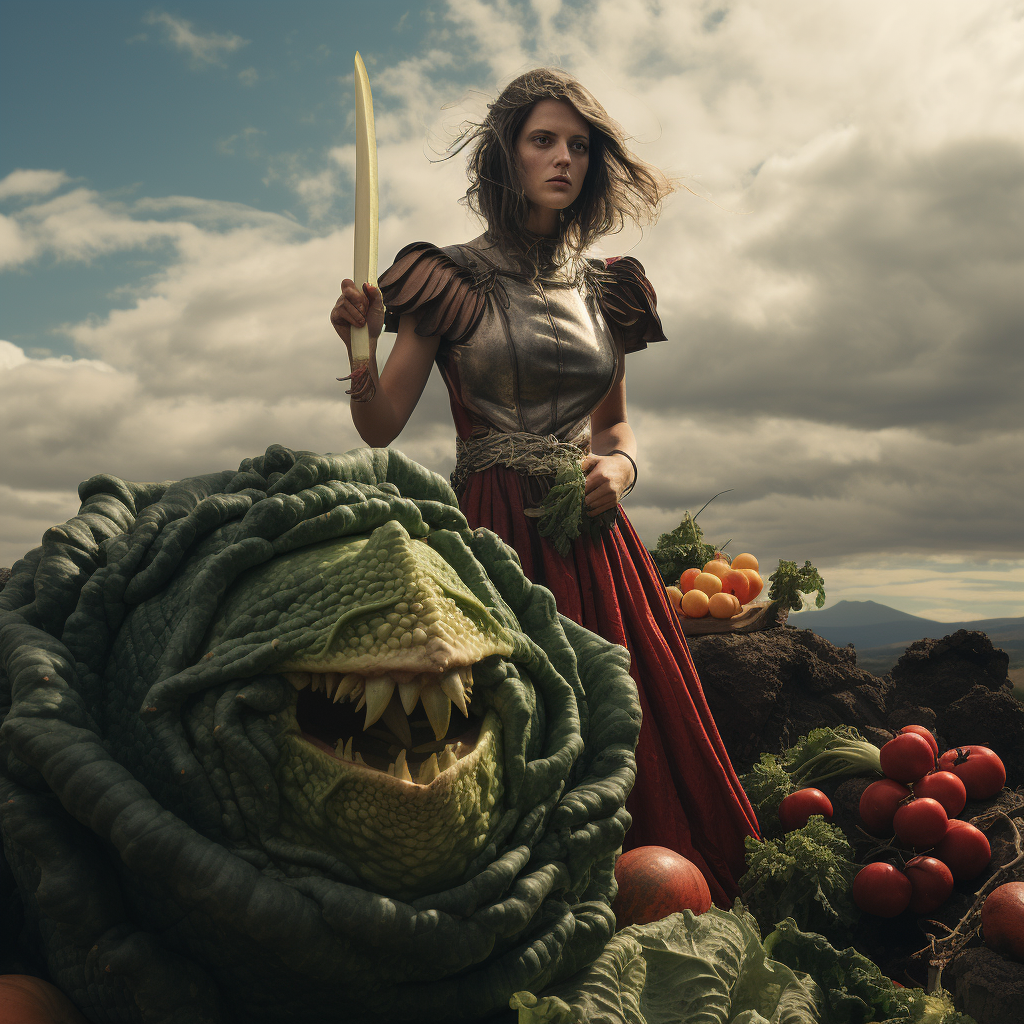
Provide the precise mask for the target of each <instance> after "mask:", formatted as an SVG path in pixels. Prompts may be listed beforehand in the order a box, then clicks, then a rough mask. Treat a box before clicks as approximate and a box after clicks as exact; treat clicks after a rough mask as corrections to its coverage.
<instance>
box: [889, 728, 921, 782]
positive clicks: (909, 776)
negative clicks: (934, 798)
mask: <svg viewBox="0 0 1024 1024" xmlns="http://www.w3.org/2000/svg"><path fill="white" fill-rule="evenodd" d="M878 756H879V759H880V760H881V762H882V771H883V772H884V773H885V774H886V775H887V776H888V777H889V778H890V779H895V780H896V781H897V782H917V780H918V779H920V778H922V777H923V776H925V775H927V774H928V773H929V772H930V771H931V770H932V769H933V768H934V767H935V755H934V754H933V753H932V748H931V744H930V743H929V742H928V741H927V740H926V739H925V738H924V737H923V736H918V735H917V734H916V733H912V732H901V733H900V734H899V736H897V737H896V738H895V739H891V740H889V742H888V743H886V744H885V746H884V747H882V749H881V750H880V751H879V754H878Z"/></svg>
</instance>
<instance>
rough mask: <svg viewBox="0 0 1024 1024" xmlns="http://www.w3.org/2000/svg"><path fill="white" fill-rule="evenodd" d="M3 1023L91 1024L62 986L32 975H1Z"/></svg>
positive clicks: (0, 1017) (1, 1016)
mask: <svg viewBox="0 0 1024 1024" xmlns="http://www.w3.org/2000/svg"><path fill="white" fill-rule="evenodd" d="M0 1024H88V1021H86V1019H85V1018H84V1017H83V1016H82V1015H81V1014H80V1013H79V1012H78V1010H76V1009H75V1005H74V1003H72V1002H71V1000H70V999H68V997H67V996H66V995H64V993H63V992H61V990H60V989H59V988H57V987H56V986H55V985H51V984H50V983H49V982H48V981H43V979H42V978H34V977H32V975H30V974H4V975H0Z"/></svg>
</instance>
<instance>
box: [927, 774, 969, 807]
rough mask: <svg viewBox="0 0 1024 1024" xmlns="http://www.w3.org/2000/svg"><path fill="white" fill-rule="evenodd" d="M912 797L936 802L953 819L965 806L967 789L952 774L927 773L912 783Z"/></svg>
mask: <svg viewBox="0 0 1024 1024" xmlns="http://www.w3.org/2000/svg"><path fill="white" fill-rule="evenodd" d="M914 796H930V797H931V798H932V799H933V800H938V801H939V803H940V804H942V806H943V807H944V808H945V811H946V814H947V816H948V817H950V818H955V817H956V816H957V815H958V814H959V813H960V812H961V811H962V810H963V809H964V808H965V807H966V806H967V789H966V787H965V786H964V784H963V783H962V782H961V781H960V779H958V778H957V777H956V776H955V775H954V774H953V773H952V772H929V773H928V774H927V775H926V776H925V777H924V778H923V779H918V780H917V782H915V783H914Z"/></svg>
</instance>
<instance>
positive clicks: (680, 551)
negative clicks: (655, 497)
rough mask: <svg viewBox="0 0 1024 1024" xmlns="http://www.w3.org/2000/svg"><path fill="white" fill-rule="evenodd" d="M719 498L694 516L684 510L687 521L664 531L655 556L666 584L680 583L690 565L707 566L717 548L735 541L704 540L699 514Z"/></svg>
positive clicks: (696, 566)
mask: <svg viewBox="0 0 1024 1024" xmlns="http://www.w3.org/2000/svg"><path fill="white" fill-rule="evenodd" d="M725 493H726V492H725V491H719V494H725ZM717 497H718V494H716V495H715V498H717ZM715 498H711V499H710V500H709V501H707V502H705V503H704V506H703V508H701V509H699V510H698V511H697V512H696V513H695V514H694V515H692V516H691V515H690V513H689V512H684V513H683V521H682V522H681V523H680V524H679V525H678V526H677V527H676V528H675V529H674V530H673V531H672V532H671V533H663V534H662V535H661V536H660V537H659V538H658V543H657V545H656V546H655V548H654V550H653V551H652V552H651V557H652V558H653V559H654V564H655V565H656V566H657V567H658V572H659V573H660V574H661V578H662V580H663V581H664V583H665V585H666V586H677V585H678V583H679V577H680V576H682V574H683V573H684V572H685V571H686V570H687V569H703V568H704V566H705V565H706V564H707V563H708V562H710V561H711V559H712V558H714V557H715V552H716V551H721V550H722V549H723V548H724V547H726V545H728V544H730V543H731V541H726V542H725V544H718V545H715V544H709V543H707V542H706V541H705V540H704V532H703V530H701V528H700V527H699V526H698V525H697V522H696V519H697V516H699V515H700V514H701V512H703V511H704V509H705V508H707V507H708V505H710V504H711V502H712V501H714V500H715Z"/></svg>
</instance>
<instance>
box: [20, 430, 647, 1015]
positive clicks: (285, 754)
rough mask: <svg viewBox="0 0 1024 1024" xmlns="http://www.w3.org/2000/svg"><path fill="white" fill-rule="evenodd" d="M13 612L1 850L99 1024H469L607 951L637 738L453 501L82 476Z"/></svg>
mask: <svg viewBox="0 0 1024 1024" xmlns="http://www.w3.org/2000/svg"><path fill="white" fill-rule="evenodd" d="M80 493H81V497H82V501H83V504H82V509H81V512H80V514H79V515H78V516H77V517H76V518H75V519H73V520H72V521H71V522H69V523H67V524H66V525H64V526H62V527H54V528H53V529H51V530H49V531H48V532H47V534H46V535H45V537H44V539H43V545H42V547H41V548H37V549H36V550H35V551H33V552H31V553H30V555H29V556H27V557H26V559H24V560H22V561H21V562H19V563H18V564H17V565H16V566H15V568H14V572H13V574H12V577H11V580H10V582H9V583H8V585H7V587H6V588H5V589H4V590H3V591H2V592H0V659H2V660H0V715H5V717H4V722H3V726H2V728H0V822H2V827H3V836H4V850H5V855H6V858H7V860H8V863H9V865H10V867H11V870H12V872H13V874H14V877H15V879H16V882H17V886H18V890H19V893H20V896H21V901H22V903H23V905H24V910H25V916H26V919H27V921H28V922H29V925H30V929H31V931H32V934H33V935H34V939H35V941H36V942H37V943H38V944H39V947H40V948H41V950H42V954H43V955H44V957H45V960H46V963H47V965H48V969H49V971H50V973H51V975H52V976H53V978H54V980H55V981H56V982H57V983H58V984H59V985H60V986H61V987H62V988H64V989H65V991H67V992H68V993H69V994H70V995H71V996H72V998H73V999H74V1000H75V1001H76V1002H77V1003H78V1005H79V1006H81V1007H82V1009H83V1010H84V1011H85V1013H86V1014H87V1015H88V1016H90V1018H95V1019H96V1020H113V1021H122V1020H123V1021H132V1022H135V1021H139V1022H141V1021H146V1022H147V1024H148V1022H150V1021H165V1020H166V1021H172V1020H173V1021H178V1020H181V1021H190V1022H191V1021H196V1022H198V1021H245V1022H259V1021H303V1022H313V1021H327V1020H330V1021H338V1022H353V1024H355V1022H371V1021H372V1022H380V1021H392V1020H395V1021H398V1020H410V1021H412V1020H415V1021H441V1020H444V1021H449V1020H451V1021H455V1020H461V1021H477V1020H484V1019H487V1018H489V1017H491V1016H492V1015H494V1014H500V1013H501V1012H502V1011H503V1009H504V1008H506V1007H507V1006H508V1000H509V997H510V996H511V995H512V993H513V992H516V991H520V990H524V989H529V990H532V991H535V992H536V991H538V990H539V989H540V988H543V987H544V986H545V985H547V984H549V983H550V982H552V981H555V980H558V979H560V978H565V977H567V976H569V975H571V974H574V973H575V972H577V971H579V970H580V969H582V968H583V967H584V966H585V965H587V964H588V963H590V962H591V961H592V960H593V959H594V958H595V957H596V956H597V954H598V953H599V952H600V950H601V949H602V948H603V946H604V944H605V942H606V941H607V939H608V938H609V937H610V936H611V934H612V933H613V931H614V918H613V916H612V914H611V911H610V909H609V902H610V900H611V898H612V896H613V895H614V880H613V875H612V868H613V864H614V857H615V853H616V851H617V849H618V847H619V846H620V844H621V841H622V837H623V835H624V832H625V829H626V827H627V826H628V823H629V818H628V815H627V814H626V811H625V809H624V803H625V798H626V795H627V793H628V791H629V788H630V786H631V785H632V780H633V775H634V760H633V747H634V745H635V742H636V738H637V733H638V730H639V718H640V715H639V706H638V702H637V697H636V691H635V689H634V687H633V684H632V681H631V679H630V677H629V674H628V664H629V659H628V655H627V654H626V652H625V651H624V650H623V649H621V648H618V647H615V646H613V645H611V644H608V643H606V642H605V641H603V640H601V639H600V638H598V637H595V636H594V635H593V634H591V633H588V632H586V631H585V630H583V629H581V628H580V627H578V626H576V625H575V624H574V623H572V622H569V621H568V620H565V619H561V618H560V617H559V616H558V615H557V613H556V611H555V607H554V601H553V599H552V597H551V595H550V593H548V591H546V590H545V589H544V588H542V587H538V586H534V585H532V584H531V583H530V582H529V581H528V580H527V579H526V578H525V577H524V576H523V574H522V571H521V570H520V567H519V564H518V561H517V559H516V557H515V555H514V553H513V552H512V551H511V550H510V549H509V548H507V547H506V546H505V545H503V544H502V542H501V541H500V540H499V539H498V538H497V537H495V536H494V535H493V534H491V533H489V532H488V531H485V530H479V531H475V532H472V531H470V530H469V529H468V528H467V526H466V522H465V520H464V518H463V517H462V515H461V513H460V512H459V510H458V507H457V504H456V502H455V498H454V495H453V494H452V492H451V490H450V489H449V488H448V486H447V484H446V483H445V482H444V481H443V480H442V479H441V478H440V477H438V476H436V475H435V474H432V473H430V472H428V471H427V470H424V469H422V468H421V467H419V466H417V465H416V464H415V463H412V462H411V461H409V460H408V459H406V458H405V457H404V456H402V455H401V454H400V453H398V452H395V451H391V450H380V451H370V450H366V449H363V450H359V451H355V452H350V453H349V454H347V455H344V456H318V455H313V454H311V453H293V452H290V451H288V450H287V449H284V448H280V447H273V448H271V449H269V450H268V451H267V453H266V455H265V456H261V457H259V458H254V459H249V460H246V461H245V462H243V464H242V466H241V467H240V468H239V470H238V472H225V473H216V474H210V475H207V476H199V477H194V478H191V479H187V480H183V481H179V482H177V483H172V484H132V483H127V482H125V481H122V480H118V479H115V478H113V477H106V476H101V477H94V478H93V479H92V480H90V481H88V482H86V483H85V484H83V485H82V488H81V489H80Z"/></svg>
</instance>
